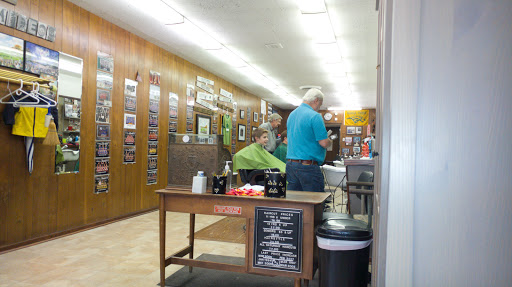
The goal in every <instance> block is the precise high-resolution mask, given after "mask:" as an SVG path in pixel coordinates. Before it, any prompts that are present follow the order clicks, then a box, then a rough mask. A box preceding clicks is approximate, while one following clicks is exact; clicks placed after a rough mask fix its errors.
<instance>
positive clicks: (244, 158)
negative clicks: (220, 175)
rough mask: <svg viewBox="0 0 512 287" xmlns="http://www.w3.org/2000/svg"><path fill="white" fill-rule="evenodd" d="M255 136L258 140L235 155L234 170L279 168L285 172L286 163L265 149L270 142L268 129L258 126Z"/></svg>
mask: <svg viewBox="0 0 512 287" xmlns="http://www.w3.org/2000/svg"><path fill="white" fill-rule="evenodd" d="M253 136H254V139H255V141H256V142H255V143H253V144H251V145H250V146H248V147H245V148H243V149H242V150H240V151H239V152H237V153H236V154H235V155H234V156H233V170H239V169H267V168H279V170H280V171H281V172H285V168H286V164H285V163H283V162H281V161H280V160H279V159H277V158H276V157H274V156H273V155H272V154H270V153H269V152H268V151H266V150H265V149H263V146H264V145H266V144H267V142H268V131H267V130H266V129H262V128H258V129H256V130H255V131H254V133H253Z"/></svg>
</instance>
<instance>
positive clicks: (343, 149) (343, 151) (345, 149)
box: [341, 148, 350, 155]
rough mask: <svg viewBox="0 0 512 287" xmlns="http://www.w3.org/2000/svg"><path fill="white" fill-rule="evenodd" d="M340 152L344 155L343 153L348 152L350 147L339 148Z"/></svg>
mask: <svg viewBox="0 0 512 287" xmlns="http://www.w3.org/2000/svg"><path fill="white" fill-rule="evenodd" d="M341 153H342V154H344V155H345V154H346V155H348V154H349V153H350V149H349V148H342V149H341Z"/></svg>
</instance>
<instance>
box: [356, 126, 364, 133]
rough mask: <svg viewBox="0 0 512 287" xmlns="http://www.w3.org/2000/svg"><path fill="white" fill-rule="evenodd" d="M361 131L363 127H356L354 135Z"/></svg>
mask: <svg viewBox="0 0 512 287" xmlns="http://www.w3.org/2000/svg"><path fill="white" fill-rule="evenodd" d="M362 133H363V127H356V135H360V134H362Z"/></svg>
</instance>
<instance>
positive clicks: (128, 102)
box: [102, 90, 137, 112]
mask: <svg viewBox="0 0 512 287" xmlns="http://www.w3.org/2000/svg"><path fill="white" fill-rule="evenodd" d="M102 91H103V90H102ZM124 110H125V111H127V112H136V111H137V97H130V96H125V97H124Z"/></svg>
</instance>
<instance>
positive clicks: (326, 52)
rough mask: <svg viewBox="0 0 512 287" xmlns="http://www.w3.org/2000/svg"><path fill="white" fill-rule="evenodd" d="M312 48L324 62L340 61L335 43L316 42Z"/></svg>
mask: <svg viewBox="0 0 512 287" xmlns="http://www.w3.org/2000/svg"><path fill="white" fill-rule="evenodd" d="M314 49H315V51H316V52H317V54H318V55H319V56H320V57H321V58H322V59H323V60H324V62H325V63H338V62H341V54H340V50H339V48H338V44H337V43H328V44H316V45H315V46H314Z"/></svg>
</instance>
